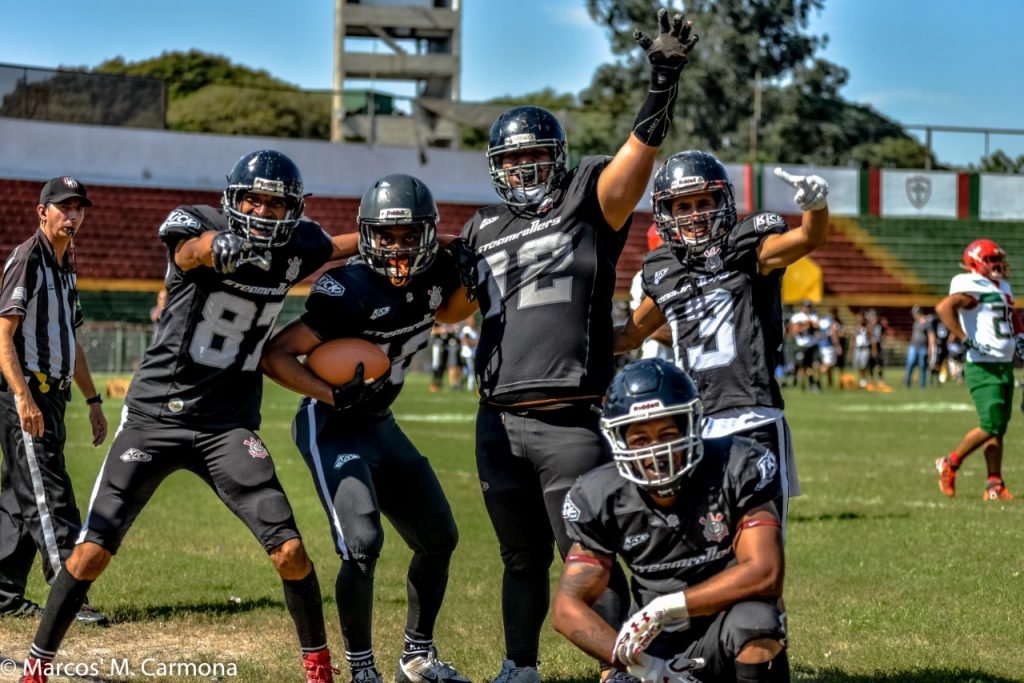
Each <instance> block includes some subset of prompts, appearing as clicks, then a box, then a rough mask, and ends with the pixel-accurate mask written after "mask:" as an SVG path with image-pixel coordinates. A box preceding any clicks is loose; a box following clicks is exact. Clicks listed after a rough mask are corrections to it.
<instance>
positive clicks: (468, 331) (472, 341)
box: [459, 316, 480, 391]
mask: <svg viewBox="0 0 1024 683" xmlns="http://www.w3.org/2000/svg"><path fill="white" fill-rule="evenodd" d="M479 339H480V332H479V331H477V328H476V316H470V317H468V318H466V320H465V321H463V324H462V329H461V330H459V343H460V344H461V348H460V351H459V355H460V356H461V358H462V374H463V376H464V377H465V378H466V389H468V390H469V391H475V390H476V371H475V369H474V367H475V366H474V363H475V362H476V344H477V340H479Z"/></svg>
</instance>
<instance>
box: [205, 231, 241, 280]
mask: <svg viewBox="0 0 1024 683" xmlns="http://www.w3.org/2000/svg"><path fill="white" fill-rule="evenodd" d="M210 246H211V248H212V249H213V269H214V270H215V271H217V272H218V273H233V272H235V270H236V269H237V268H238V265H239V261H241V260H242V257H243V255H244V254H245V252H246V251H248V250H249V249H250V248H251V246H250V245H249V243H248V242H246V241H245V240H244V239H242V238H241V237H240V236H238V235H236V234H235V233H233V232H218V233H217V236H216V237H214V238H213V243H212V244H211V245H210Z"/></svg>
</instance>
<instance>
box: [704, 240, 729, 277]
mask: <svg viewBox="0 0 1024 683" xmlns="http://www.w3.org/2000/svg"><path fill="white" fill-rule="evenodd" d="M703 256H704V267H705V268H707V269H708V270H709V271H711V272H712V273H717V272H718V271H720V270H721V269H722V268H723V266H724V265H725V264H723V263H722V248H721V247H719V246H717V245H715V246H712V247H708V248H707V249H706V250H705V251H704V254H703Z"/></svg>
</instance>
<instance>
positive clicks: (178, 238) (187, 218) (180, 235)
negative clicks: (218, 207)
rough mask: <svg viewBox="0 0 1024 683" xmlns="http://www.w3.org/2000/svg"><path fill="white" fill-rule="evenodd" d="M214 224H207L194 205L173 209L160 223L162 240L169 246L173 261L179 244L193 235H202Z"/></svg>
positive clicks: (168, 250) (212, 227) (168, 251)
mask: <svg viewBox="0 0 1024 683" xmlns="http://www.w3.org/2000/svg"><path fill="white" fill-rule="evenodd" d="M214 229H215V228H214V226H212V225H206V221H205V220H204V218H203V217H202V216H201V215H200V214H199V212H198V211H196V210H195V209H194V207H190V206H179V207H178V208H176V209H175V210H174V211H171V213H169V214H168V215H167V218H165V219H164V222H163V223H162V224H161V225H160V232H159V234H160V240H161V241H162V242H163V243H164V244H165V245H166V246H167V253H168V254H169V255H170V258H171V261H173V260H174V252H175V250H176V249H177V248H178V244H179V243H181V242H183V241H185V240H187V239H191V238H193V237H198V236H199V235H202V234H203V233H204V232H206V231H207V230H214Z"/></svg>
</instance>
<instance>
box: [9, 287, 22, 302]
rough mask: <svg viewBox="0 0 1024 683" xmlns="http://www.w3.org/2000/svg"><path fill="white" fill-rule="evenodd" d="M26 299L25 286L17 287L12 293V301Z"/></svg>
mask: <svg viewBox="0 0 1024 683" xmlns="http://www.w3.org/2000/svg"><path fill="white" fill-rule="evenodd" d="M24 300H25V288H24V287H15V288H14V294H11V301H24Z"/></svg>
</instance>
